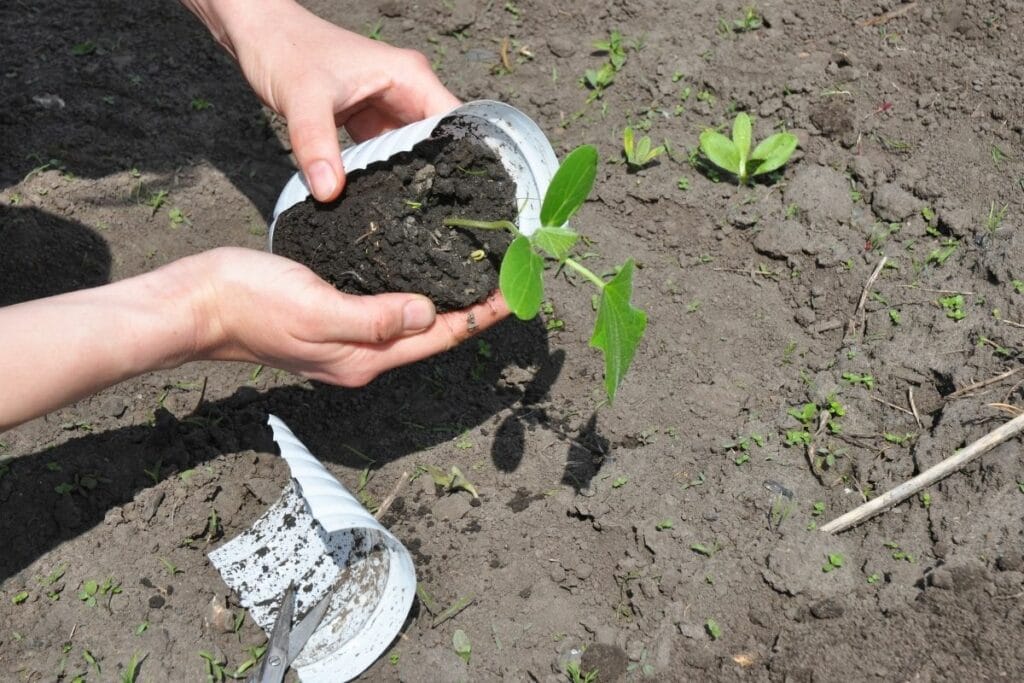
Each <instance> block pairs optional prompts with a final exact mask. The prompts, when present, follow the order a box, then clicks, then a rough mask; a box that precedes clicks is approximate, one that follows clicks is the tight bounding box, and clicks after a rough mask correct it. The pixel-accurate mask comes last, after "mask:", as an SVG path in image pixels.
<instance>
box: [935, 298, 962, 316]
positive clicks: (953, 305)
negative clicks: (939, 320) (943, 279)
mask: <svg viewBox="0 0 1024 683" xmlns="http://www.w3.org/2000/svg"><path fill="white" fill-rule="evenodd" d="M939 305H940V306H941V307H942V310H943V311H944V312H945V314H946V317H947V318H949V319H950V320H956V321H960V320H963V319H964V318H966V317H967V312H966V311H964V295H963V294H954V295H952V296H944V297H942V298H941V299H939Z"/></svg>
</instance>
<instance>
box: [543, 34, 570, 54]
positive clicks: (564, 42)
mask: <svg viewBox="0 0 1024 683" xmlns="http://www.w3.org/2000/svg"><path fill="white" fill-rule="evenodd" d="M548 49H549V50H550V51H551V54H553V55H554V56H556V57H571V56H572V55H573V54H574V53H575V52H576V44H575V43H573V41H572V39H570V38H569V37H568V36H554V37H551V38H548Z"/></svg>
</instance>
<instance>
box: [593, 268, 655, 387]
mask: <svg viewBox="0 0 1024 683" xmlns="http://www.w3.org/2000/svg"><path fill="white" fill-rule="evenodd" d="M632 296H633V259H629V260H628V261H626V263H625V264H624V265H623V266H622V268H621V269H619V272H618V274H616V276H615V277H613V278H612V279H611V280H610V281H609V282H608V283H607V284H605V287H604V290H603V291H602V292H601V302H600V303H599V304H598V307H597V321H596V322H595V323H594V333H593V334H592V335H591V337H590V345H591V346H593V347H594V348H597V349H600V350H601V351H602V352H603V353H604V388H605V391H606V392H607V393H608V401H609V403H610V402H612V401H614V400H615V392H616V391H617V390H618V388H619V384H620V383H621V382H622V378H623V377H624V376H625V375H626V371H627V370H629V364H630V363H631V362H632V361H633V354H634V353H635V352H636V347H637V344H639V343H640V338H641V337H643V336H644V330H645V329H647V314H646V313H644V312H643V311H642V310H640V309H639V308H634V307H633V305H632V304H631V303H630V299H631V298H632Z"/></svg>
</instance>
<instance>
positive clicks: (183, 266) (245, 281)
mask: <svg viewBox="0 0 1024 683" xmlns="http://www.w3.org/2000/svg"><path fill="white" fill-rule="evenodd" d="M183 2H184V4H185V5H186V6H188V7H189V9H190V10H192V11H193V12H194V13H196V14H197V16H199V17H200V18H201V19H202V20H203V21H204V23H205V24H206V25H207V27H208V28H209V29H210V31H211V32H212V33H213V34H214V36H215V37H216V38H217V39H218V41H219V42H220V43H221V44H222V45H223V46H224V47H225V49H227V50H228V51H229V52H230V53H231V54H232V55H234V56H235V57H236V58H237V59H238V61H239V65H240V66H241V68H242V71H243V72H244V74H245V76H246V78H247V79H248V81H249V83H250V84H251V85H252V87H253V88H254V90H255V91H256V93H257V94H258V95H259V96H260V97H261V98H262V99H263V101H264V102H265V103H266V104H267V105H268V106H270V107H271V108H272V109H274V110H275V111H277V112H278V113H280V114H282V115H283V116H285V118H286V119H287V121H288V125H289V135H290V138H291V142H292V146H293V151H294V153H295V157H296V160H297V161H298V163H299V166H300V167H301V168H302V170H303V172H304V173H305V174H306V176H307V178H308V180H309V181H310V186H311V188H312V189H313V193H314V195H315V196H316V197H317V198H318V199H320V200H324V201H326V200H329V199H333V198H335V197H337V196H338V194H340V192H341V190H342V187H343V186H344V171H343V169H342V166H341V158H340V148H339V143H338V136H337V128H336V127H337V126H345V127H346V128H347V130H348V131H349V133H350V135H351V136H352V137H353V138H354V139H356V140H361V139H364V138H367V137H372V136H374V135H376V134H378V133H380V132H383V131H385V130H388V129H391V128H395V127H398V126H400V125H402V124H404V123H408V122H412V121H416V120H420V119H423V118H425V117H428V116H432V115H435V114H439V113H443V112H446V111H448V110H450V109H451V108H452V107H454V106H456V105H457V104H458V100H457V99H456V98H455V97H454V96H452V95H451V93H449V92H448V91H447V90H446V89H445V88H444V86H443V85H441V83H440V81H438V80H437V77H436V76H435V75H434V74H433V72H432V71H431V70H430V67H429V65H428V63H427V61H426V59H425V58H424V57H423V56H422V55H420V54H419V53H416V52H412V51H409V50H401V49H398V48H394V47H390V46H388V45H385V44H383V43H379V42H377V41H371V40H369V39H367V38H363V37H362V36H359V35H357V34H354V33H351V32H350V31H346V30H344V29H341V28H339V27H337V26H334V25H332V24H330V23H328V22H325V21H323V20H321V19H319V18H317V17H316V16H314V15H313V14H311V13H309V12H308V11H306V10H305V9H303V8H301V7H300V6H298V5H297V4H295V3H293V2H291V1H290V0H183ZM508 313H509V311H508V308H507V307H506V305H505V303H504V300H503V299H502V298H501V296H500V295H498V294H495V295H492V296H491V297H490V298H489V299H487V300H486V301H484V302H483V303H481V304H478V305H476V306H473V307H471V308H469V309H466V310H463V311H456V312H452V313H446V314H443V315H437V314H436V312H435V310H434V306H433V304H432V303H431V302H430V301H429V300H428V299H426V298H425V297H422V296H420V295H416V294H399V293H394V294H381V295H378V296H366V297H359V296H352V295H348V294H343V293H341V292H338V291H337V290H335V289H334V288H333V287H331V286H330V285H328V284H327V283H325V282H324V281H323V280H321V279H320V278H318V277H317V276H316V275H315V274H314V273H313V272H312V271H310V270H309V269H307V268H305V267H304V266H302V265H299V264H297V263H294V262H292V261H289V260H287V259H284V258H281V257H279V256H275V255H273V254H268V253H264V252H259V251H253V250H250V249H241V248H232V247H225V248H220V249H215V250H212V251H208V252H204V253H201V254H197V255H194V256H189V257H186V258H183V259H180V260H178V261H175V262H173V263H171V264H169V265H166V266H164V267H162V268H159V269H157V270H154V271H152V272H149V273H145V274H143V275H138V276H136V277H132V278H128V279H125V280H121V281H119V282H115V283H112V284H108V285H104V286H101V287H95V288H92V289H85V290H80V291H77V292H72V293H68V294H62V295H59V296H54V297H49V298H46V299H39V300H36V301H30V302H26V303H21V304H16V305H13V306H8V307H5V308H0V387H3V390H2V391H0V431H3V430H5V429H9V428H10V427H13V426H15V425H17V424H20V423H21V422H24V421H26V420H30V419H32V418H34V417H37V416H40V415H43V414H45V413H47V412H50V411H53V410H55V409H57V408H59V407H61V406H64V405H67V404H69V403H72V402H74V401H76V400H78V399H80V398H83V397H85V396H88V395H89V394H92V393H94V392H97V391H100V390H102V389H104V388H106V387H108V386H111V385H113V384H116V383H118V382H121V381H124V380H126V379H128V378H131V377H134V376H136V375H139V374H142V373H145V372H149V371H153V370H160V369H169V368H174V367H177V366H179V365H181V364H183V363H187V362H190V361H197V360H228V361H244V362H252V363H262V364H264V365H268V366H271V367H275V368H281V369H284V370H289V371H292V372H295V373H297V374H299V375H301V376H303V377H307V378H310V379H315V380H319V381H323V382H328V383H331V384H337V385H341V386H348V387H355V386H361V385H364V384H366V383H367V382H369V381H371V380H372V379H373V378H374V377H376V376H377V375H379V374H380V373H382V372H385V371H387V370H389V369H392V368H395V367H398V366H400V365H404V364H407V363H412V362H415V361H417V360H421V359H423V358H427V357H429V356H431V355H434V354H437V353H440V352H442V351H445V350H447V349H449V348H451V347H453V346H455V345H456V344H458V343H460V342H462V341H464V340H465V339H467V338H468V337H470V336H472V335H473V334H475V333H477V332H479V331H482V330H485V329H487V328H488V327H490V326H491V325H493V324H494V323H496V322H498V321H499V320H501V319H502V318H504V317H506V316H507V315H508Z"/></svg>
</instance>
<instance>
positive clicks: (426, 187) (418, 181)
mask: <svg viewBox="0 0 1024 683" xmlns="http://www.w3.org/2000/svg"><path fill="white" fill-rule="evenodd" d="M436 174H437V169H436V168H434V165H433V164H427V165H426V166H424V167H423V168H421V169H420V170H418V171H416V173H415V174H414V175H413V177H412V191H413V192H414V193H415V194H416V196H417V197H419V196H421V195H424V194H426V193H427V192H429V191H430V188H431V187H432V186H433V185H434V176H435V175H436Z"/></svg>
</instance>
